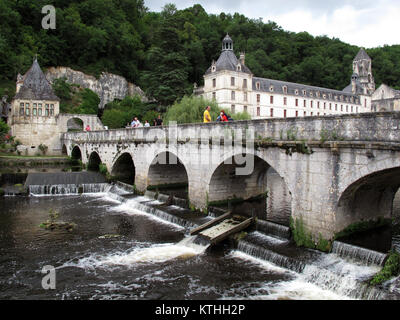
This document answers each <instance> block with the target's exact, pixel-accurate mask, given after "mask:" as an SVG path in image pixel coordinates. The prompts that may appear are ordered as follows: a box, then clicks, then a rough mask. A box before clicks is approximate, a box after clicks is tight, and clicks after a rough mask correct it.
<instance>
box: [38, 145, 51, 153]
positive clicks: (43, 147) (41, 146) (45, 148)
mask: <svg viewBox="0 0 400 320" xmlns="http://www.w3.org/2000/svg"><path fill="white" fill-rule="evenodd" d="M48 149H49V147H48V146H46V145H45V144H42V143H41V144H40V145H39V150H40V151H41V152H42V154H43V155H46V153H47V150H48Z"/></svg>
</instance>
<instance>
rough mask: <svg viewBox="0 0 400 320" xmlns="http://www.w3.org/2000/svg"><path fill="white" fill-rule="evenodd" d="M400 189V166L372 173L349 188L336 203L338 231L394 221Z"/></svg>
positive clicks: (336, 226) (336, 227)
mask: <svg viewBox="0 0 400 320" xmlns="http://www.w3.org/2000/svg"><path fill="white" fill-rule="evenodd" d="M399 187H400V166H399V167H395V168H389V169H385V170H380V171H376V172H373V173H371V174H368V175H366V176H364V177H361V178H360V179H358V180H356V181H355V182H353V183H352V184H350V185H349V186H348V187H347V188H346V189H345V190H344V191H343V192H342V193H341V195H340V198H339V200H338V203H337V208H336V219H335V220H336V225H335V229H336V231H341V230H343V229H344V228H346V227H347V226H349V225H350V224H353V223H357V222H361V221H370V220H378V219H379V218H384V219H391V217H392V209H393V200H394V197H395V195H396V192H397V191H398V190H399Z"/></svg>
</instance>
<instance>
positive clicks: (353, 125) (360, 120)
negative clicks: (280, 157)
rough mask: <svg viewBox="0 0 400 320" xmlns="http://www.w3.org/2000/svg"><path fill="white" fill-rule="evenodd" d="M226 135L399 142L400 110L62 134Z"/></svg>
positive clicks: (98, 137) (89, 137)
mask: <svg viewBox="0 0 400 320" xmlns="http://www.w3.org/2000/svg"><path fill="white" fill-rule="evenodd" d="M224 138H234V139H241V140H243V138H247V139H253V138H254V139H257V140H264V139H271V140H281V141H294V140H296V141H301V140H305V141H371V142H394V143H400V112H384V113H364V114H351V115H340V116H318V117H304V118H286V119H283V118H282V119H260V120H249V121H234V122H224V123H216V122H214V123H208V124H204V123H194V124H182V125H177V126H176V125H175V126H163V127H149V128H144V127H142V128H135V129H130V128H129V129H114V130H102V131H91V132H69V133H65V134H63V139H64V140H75V141H85V142H103V141H104V142H105V141H109V142H118V141H148V142H154V141H160V140H162V139H167V140H171V139H177V141H178V142H185V141H189V140H191V141H193V140H198V141H199V140H208V139H224Z"/></svg>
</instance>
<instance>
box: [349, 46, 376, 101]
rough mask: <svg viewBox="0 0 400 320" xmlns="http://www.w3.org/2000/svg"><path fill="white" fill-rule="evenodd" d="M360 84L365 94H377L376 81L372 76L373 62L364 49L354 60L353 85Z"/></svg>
mask: <svg viewBox="0 0 400 320" xmlns="http://www.w3.org/2000/svg"><path fill="white" fill-rule="evenodd" d="M354 82H358V83H359V84H360V86H361V87H362V89H363V94H365V95H372V94H373V93H374V92H375V80H374V77H373V75H372V60H371V58H370V57H369V56H368V54H367V53H366V52H365V50H364V49H363V48H361V49H360V51H359V52H358V54H357V56H356V57H355V58H354V60H353V76H352V84H353V87H354V85H355V83H354Z"/></svg>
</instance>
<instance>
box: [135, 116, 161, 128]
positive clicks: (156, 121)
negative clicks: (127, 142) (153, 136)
mask: <svg viewBox="0 0 400 320" xmlns="http://www.w3.org/2000/svg"><path fill="white" fill-rule="evenodd" d="M153 123H154V126H162V125H163V121H162V119H161V116H160V115H158V117H157V118H156V119H154V120H153ZM143 126H144V127H150V123H149V121H147V120H145V122H144V125H143V123H141V122H140V120H139V119H138V118H137V117H134V118H133V119H132V122H131V123H130V125H129V127H130V128H140V127H143Z"/></svg>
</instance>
